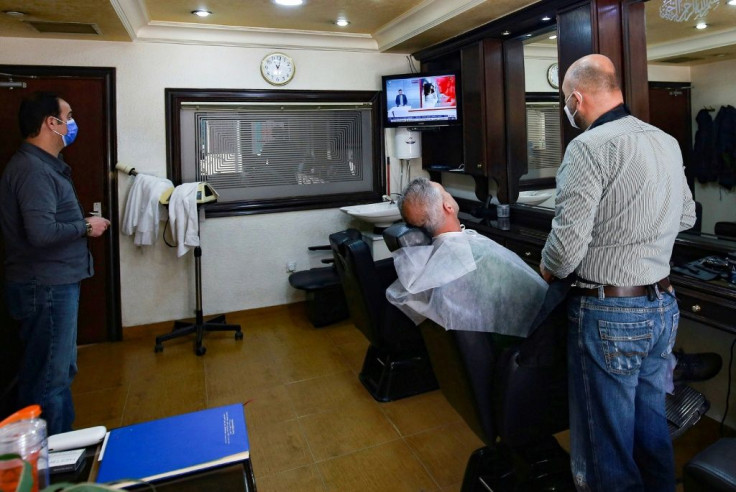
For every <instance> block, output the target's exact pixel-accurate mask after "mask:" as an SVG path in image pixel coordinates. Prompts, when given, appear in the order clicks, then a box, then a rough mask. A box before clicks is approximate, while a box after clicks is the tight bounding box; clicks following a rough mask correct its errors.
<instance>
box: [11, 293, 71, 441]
mask: <svg viewBox="0 0 736 492" xmlns="http://www.w3.org/2000/svg"><path fill="white" fill-rule="evenodd" d="M5 296H6V302H7V305H8V310H9V312H10V315H11V316H12V317H13V318H14V319H16V320H18V321H19V322H20V339H21V342H22V344H23V357H22V358H21V366H20V373H19V375H18V399H19V403H20V405H21V406H26V405H31V404H34V403H37V404H39V405H41V410H42V412H43V414H42V417H43V418H44V419H45V420H46V424H47V432H48V434H49V435H52V434H58V433H60V432H67V431H70V430H71V429H72V422H73V421H74V404H73V403H72V393H71V384H72V380H73V379H74V376H75V375H76V374H77V313H78V311H79V282H77V283H73V284H64V285H43V284H39V283H35V282H32V283H13V282H6V283H5Z"/></svg>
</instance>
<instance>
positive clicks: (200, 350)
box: [194, 347, 207, 355]
mask: <svg viewBox="0 0 736 492" xmlns="http://www.w3.org/2000/svg"><path fill="white" fill-rule="evenodd" d="M194 352H195V353H196V354H197V355H204V353H205V352H207V347H197V348H196V349H195V350H194Z"/></svg>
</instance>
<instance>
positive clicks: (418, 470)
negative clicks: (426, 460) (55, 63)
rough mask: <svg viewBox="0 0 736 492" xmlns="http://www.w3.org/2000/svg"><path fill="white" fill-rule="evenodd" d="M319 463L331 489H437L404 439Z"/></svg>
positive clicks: (357, 491) (339, 491)
mask: <svg viewBox="0 0 736 492" xmlns="http://www.w3.org/2000/svg"><path fill="white" fill-rule="evenodd" d="M317 466H318V467H319V470H320V472H321V473H322V476H323V477H324V480H325V484H326V485H327V490H329V491H335V492H345V491H350V492H363V491H365V492H375V491H384V490H385V491H389V490H390V491H391V492H403V491H407V492H408V491H411V492H421V491H431V490H437V484H435V483H434V481H433V480H432V479H431V477H430V476H429V474H427V471H426V470H425V469H424V467H423V466H422V464H421V463H420V462H419V461H418V460H417V459H416V458H415V457H414V455H413V454H412V452H411V450H410V449H409V447H408V446H407V445H406V443H404V442H403V441H401V440H397V441H392V442H389V443H386V444H382V445H380V446H375V447H372V448H369V449H364V450H361V451H358V452H355V453H351V454H349V455H346V456H341V457H339V458H335V459H331V460H327V461H323V462H321V463H317Z"/></svg>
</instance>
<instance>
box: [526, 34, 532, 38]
mask: <svg viewBox="0 0 736 492" xmlns="http://www.w3.org/2000/svg"><path fill="white" fill-rule="evenodd" d="M524 37H525V38H531V37H532V35H531V34H524Z"/></svg>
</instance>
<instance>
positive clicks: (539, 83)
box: [517, 26, 562, 208]
mask: <svg viewBox="0 0 736 492" xmlns="http://www.w3.org/2000/svg"><path fill="white" fill-rule="evenodd" d="M522 45H523V49H524V84H525V91H526V135H527V162H528V172H527V173H526V174H525V175H523V176H522V177H521V180H520V182H519V188H520V190H521V191H520V192H519V197H518V199H517V204H520V205H529V206H539V207H543V208H554V198H553V197H554V188H555V175H556V174H557V169H558V167H559V165H560V161H561V159H562V148H561V132H560V122H561V120H560V92H559V84H560V83H561V80H560V77H561V75H562V74H560V73H559V69H558V59H557V28H556V26H549V27H548V28H546V29H544V30H541V31H537V32H535V33H533V34H530V35H526V36H525V39H523V41H522Z"/></svg>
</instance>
